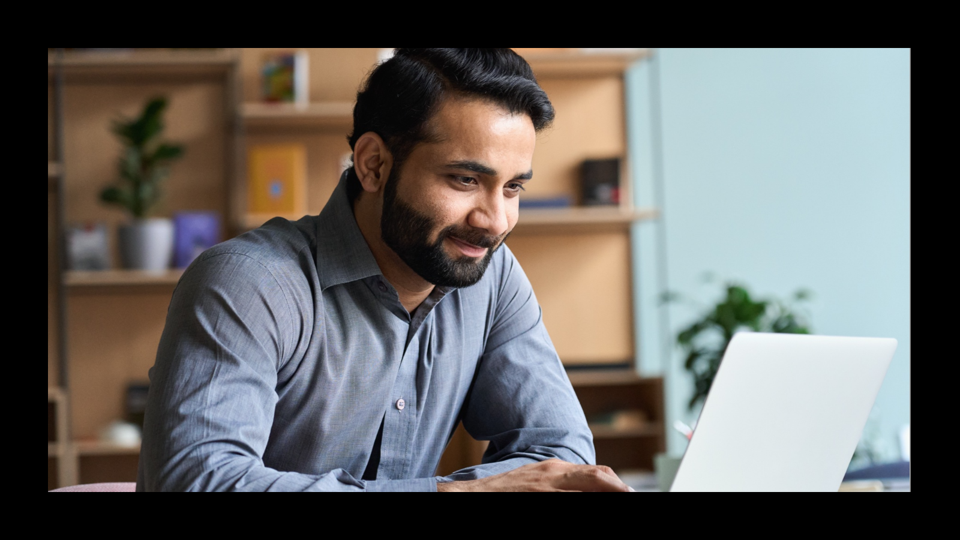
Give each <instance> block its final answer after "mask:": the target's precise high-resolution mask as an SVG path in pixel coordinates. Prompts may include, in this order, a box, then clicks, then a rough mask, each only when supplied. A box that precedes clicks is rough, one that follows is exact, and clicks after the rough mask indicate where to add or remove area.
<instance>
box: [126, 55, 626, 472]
mask: <svg viewBox="0 0 960 540" xmlns="http://www.w3.org/2000/svg"><path fill="white" fill-rule="evenodd" d="M552 119H553V108H552V106H551V105H550V102H549V100H548V99H547V97H546V94H545V93H544V92H543V91H542V90H541V89H540V88H539V87H538V86H537V85H536V82H535V80H534V79H533V75H532V72H531V71H530V68H529V66H528V65H527V64H526V62H524V61H523V60H522V59H521V58H520V57H519V56H517V55H516V54H514V53H513V52H512V51H510V50H509V49H500V50H455V49H398V50H397V52H396V54H395V56H394V57H393V58H392V59H390V60H388V61H387V62H385V63H383V64H381V65H380V66H379V67H378V68H377V69H376V70H374V72H373V73H371V75H370V77H369V78H368V80H367V82H366V84H365V87H364V88H363V90H362V91H361V92H359V93H358V96H357V105H356V107H355V109H354V132H353V134H352V135H351V136H350V137H349V142H350V145H351V148H352V149H353V152H354V153H353V167H352V168H351V169H349V170H348V171H347V172H346V173H345V174H344V176H343V177H342V178H341V180H340V184H339V185H338V186H337V188H336V190H335V191H334V193H333V195H332V196H331V198H330V200H329V202H328V203H327V205H326V206H325V207H324V209H323V211H322V212H321V213H320V215H319V216H307V217H304V218H302V219H300V220H299V221H297V222H289V221H286V220H283V219H274V220H271V221H270V222H268V223H267V224H265V225H264V226H263V227H261V228H259V229H256V230H254V231H251V232H249V233H246V234H244V235H241V236H239V237H237V238H235V239H233V240H230V241H227V242H224V243H223V244H220V245H218V246H215V247H214V248H211V249H210V250H207V251H206V252H205V253H204V254H203V255H201V256H200V257H199V258H198V259H197V260H196V261H195V262H194V263H193V265H191V267H190V268H189V269H188V270H187V271H186V272H185V273H184V275H183V277H182V278H181V280H180V283H179V284H178V285H177V288H176V290H175V291H174V295H173V298H172V300H171V304H170V309H169V312H168V316H167V322H166V327H165V328H164V332H163V336H162V338H161V341H160V346H159V348H158V353H157V362H156V365H155V366H154V367H153V368H152V369H151V373H150V377H151V390H150V396H149V399H148V404H147V411H146V419H145V424H144V439H143V445H142V450H141V458H140V471H139V475H138V481H137V488H138V490H141V491H152V490H244V491H267V490H282V491H314V490H357V491H363V490H366V491H434V490H436V491H472V490H575V491H627V490H628V489H629V488H627V486H626V485H624V484H623V482H621V481H620V480H619V479H618V478H617V477H616V475H615V474H613V472H612V471H611V470H610V469H609V468H607V467H602V466H596V465H593V464H592V462H593V461H594V449H593V441H592V437H591V434H590V430H589V429H588V427H587V424H586V421H585V419H584V415H583V411H582V409H581V408H580V405H579V402H578V401H577V398H576V395H575V394H574V392H573V389H572V387H571V386H570V382H569V380H568V379H567V377H566V374H565V372H564V370H563V367H562V365H561V364H560V361H559V359H558V357H557V354H556V352H555V350H554V348H553V345H552V343H551V342H550V338H549V336H548V335H547V332H546V330H545V328H544V326H543V321H542V320H541V317H540V308H539V306H538V304H537V302H536V298H535V297H534V295H533V291H532V290H531V288H530V284H529V282H528V281H527V278H526V276H525V275H524V274H523V271H522V270H521V268H520V266H519V265H518V264H517V262H516V259H515V258H514V257H513V255H512V254H511V253H510V250H509V248H507V247H506V245H504V243H503V242H504V239H505V238H506V237H507V235H508V234H509V233H510V231H511V230H512V229H513V227H514V225H516V223H517V217H518V197H519V196H520V192H521V191H523V186H524V184H525V183H526V182H528V181H530V180H531V178H532V176H533V171H532V159H533V151H534V146H535V142H536V133H537V131H539V130H541V129H543V128H544V127H545V126H547V125H548V124H549V123H550V122H551V121H552ZM461 421H462V422H463V425H464V427H465V428H466V430H467V431H468V432H469V433H470V434H471V435H473V436H474V437H475V438H477V439H479V440H488V441H490V442H489V446H488V449H487V452H486V453H485V455H484V463H483V464H480V465H477V466H474V467H470V468H468V469H464V470H461V471H457V472H456V473H454V474H453V475H451V476H449V477H443V478H438V477H435V476H434V471H435V469H436V467H437V464H438V463H439V460H440V456H441V454H442V453H443V450H444V447H445V446H446V444H447V442H448V441H449V439H450V437H451V435H452V433H453V431H454V429H455V428H456V426H457V424H458V423H459V422H461Z"/></svg>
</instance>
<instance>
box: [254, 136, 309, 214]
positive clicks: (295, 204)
mask: <svg viewBox="0 0 960 540" xmlns="http://www.w3.org/2000/svg"><path fill="white" fill-rule="evenodd" d="M247 181H248V189H247V195H248V201H249V202H248V210H249V211H250V213H252V214H273V215H281V214H287V215H297V216H298V217H299V216H300V215H303V214H305V213H306V190H307V149H306V146H304V145H303V144H299V143H289V144H263V145H252V146H250V147H249V149H248V151H247Z"/></svg>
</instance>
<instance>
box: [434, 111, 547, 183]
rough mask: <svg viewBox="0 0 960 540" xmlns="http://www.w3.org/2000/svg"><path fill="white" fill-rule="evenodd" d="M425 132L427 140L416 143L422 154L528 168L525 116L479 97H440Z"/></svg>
mask: <svg viewBox="0 0 960 540" xmlns="http://www.w3.org/2000/svg"><path fill="white" fill-rule="evenodd" d="M427 133H428V141H427V142H426V143H423V144H421V145H418V146H421V147H424V148H423V150H424V151H425V153H428V154H431V155H437V156H438V157H439V155H440V154H442V155H443V157H444V158H445V159H451V160H483V161H491V164H493V163H492V162H501V166H510V168H512V167H514V166H519V167H520V168H522V169H523V170H524V171H526V170H529V169H530V165H531V162H532V160H533V150H534V146H535V144H536V131H535V130H534V128H533V121H532V120H531V119H530V117H529V116H527V115H526V114H523V113H513V112H510V111H509V110H507V109H506V108H504V107H503V106H501V105H499V104H496V103H493V102H491V101H487V100H483V99H470V98H462V97H452V98H448V99H446V100H444V102H443V103H442V104H441V105H440V107H439V108H438V110H437V112H436V114H434V115H433V117H431V118H430V120H429V121H428V122H427ZM505 172H506V171H505ZM514 172H516V171H510V173H511V174H512V173H514Z"/></svg>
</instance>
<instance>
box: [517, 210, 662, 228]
mask: <svg viewBox="0 0 960 540" xmlns="http://www.w3.org/2000/svg"><path fill="white" fill-rule="evenodd" d="M657 216H659V212H657V210H655V209H653V208H642V209H636V210H624V209H621V208H618V207H613V208H605V207H599V206H578V207H572V208H523V209H521V210H520V221H519V222H518V224H525V225H541V224H543V225H560V224H568V225H570V224H595V223H623V224H630V223H633V222H634V221H638V220H643V219H654V218H656V217H657Z"/></svg>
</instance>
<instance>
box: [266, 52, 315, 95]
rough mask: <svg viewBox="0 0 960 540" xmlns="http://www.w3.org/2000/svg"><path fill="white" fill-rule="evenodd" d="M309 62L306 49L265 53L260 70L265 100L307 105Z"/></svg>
mask: <svg viewBox="0 0 960 540" xmlns="http://www.w3.org/2000/svg"><path fill="white" fill-rule="evenodd" d="M309 64H310V58H309V56H307V53H306V51H297V52H277V53H268V54H266V55H264V58H263V67H262V69H261V72H260V74H261V79H262V82H263V100H264V101H267V102H269V103H296V104H298V105H307V104H308V103H309V102H310V94H309V80H310V79H309V78H308V70H309Z"/></svg>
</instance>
